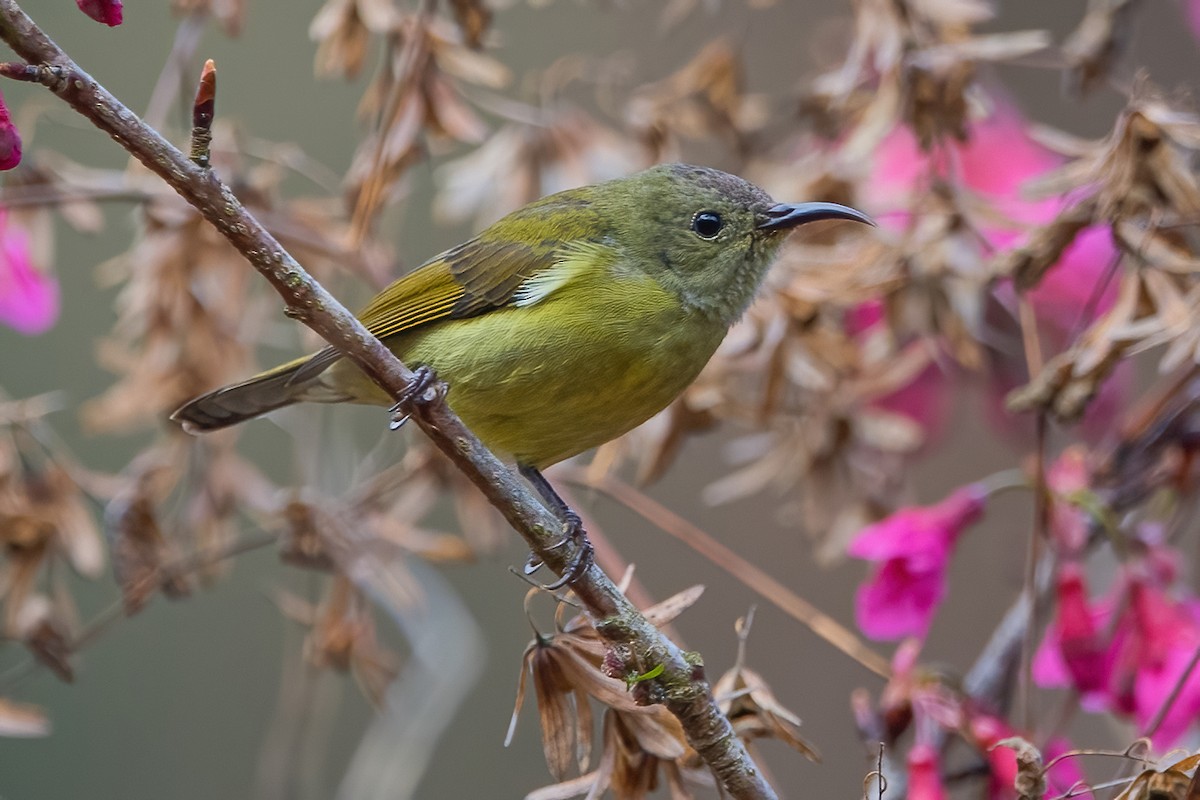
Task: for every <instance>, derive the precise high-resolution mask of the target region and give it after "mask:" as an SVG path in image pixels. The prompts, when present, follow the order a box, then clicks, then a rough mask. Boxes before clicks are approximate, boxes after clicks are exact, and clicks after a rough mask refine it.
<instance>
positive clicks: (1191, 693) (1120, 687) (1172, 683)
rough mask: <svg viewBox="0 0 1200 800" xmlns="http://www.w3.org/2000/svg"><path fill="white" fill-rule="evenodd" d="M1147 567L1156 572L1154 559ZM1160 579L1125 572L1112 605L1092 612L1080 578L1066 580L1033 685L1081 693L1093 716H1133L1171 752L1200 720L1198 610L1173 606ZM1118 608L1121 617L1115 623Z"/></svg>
mask: <svg viewBox="0 0 1200 800" xmlns="http://www.w3.org/2000/svg"><path fill="white" fill-rule="evenodd" d="M1141 566H1142V567H1143V568H1148V571H1150V572H1153V571H1154V569H1155V565H1154V563H1153V560H1152V559H1150V560H1147V561H1146V562H1144V563H1143V564H1142V565H1141ZM1159 577H1161V576H1158V575H1156V576H1155V577H1153V578H1149V579H1147V578H1146V577H1143V576H1141V575H1132V576H1131V575H1129V574H1128V570H1127V574H1126V577H1125V578H1124V579H1123V580H1122V581H1121V585H1120V588H1119V591H1118V593H1117V594H1116V595H1115V598H1114V599H1112V600H1110V601H1107V602H1105V603H1103V604H1101V603H1097V604H1095V605H1092V606H1088V605H1087V601H1086V594H1087V593H1086V587H1084V585H1083V582H1082V576H1078V580H1076V576H1073V575H1072V573H1071V571H1070V570H1067V571H1066V572H1065V574H1060V578H1059V587H1058V591H1059V611H1058V614H1057V616H1056V618H1055V622H1054V624H1053V625H1052V626H1051V629H1050V631H1049V632H1048V634H1047V636H1046V639H1045V640H1044V641H1043V642H1042V646H1041V648H1039V650H1038V653H1037V655H1036V656H1035V658H1034V663H1033V677H1034V680H1035V681H1037V683H1038V684H1039V685H1041V686H1074V687H1075V688H1077V689H1079V690H1080V692H1081V693H1082V703H1083V706H1084V707H1085V708H1087V709H1088V710H1089V711H1102V710H1106V709H1107V710H1110V711H1114V712H1116V713H1119V714H1123V715H1129V716H1132V717H1133V718H1134V720H1135V721H1136V722H1137V724H1138V725H1139V726H1140V727H1141V729H1142V731H1143V733H1147V734H1150V736H1151V740H1152V741H1153V743H1154V746H1155V747H1157V748H1160V749H1165V748H1168V747H1170V746H1171V745H1172V744H1174V743H1175V742H1177V741H1178V740H1179V738H1180V737H1181V736H1183V734H1184V733H1186V732H1187V731H1188V729H1189V728H1190V727H1191V726H1192V725H1193V724H1194V723H1195V722H1196V721H1197V720H1200V669H1195V670H1193V671H1192V672H1191V673H1190V674H1188V673H1187V669H1188V667H1189V666H1190V665H1191V662H1192V659H1193V658H1194V657H1195V656H1196V652H1197V649H1200V602H1197V601H1190V602H1181V601H1179V600H1176V599H1174V598H1172V597H1171V596H1169V595H1168V594H1167V593H1166V592H1165V591H1164V590H1163V589H1162V588H1161V582H1160V580H1159ZM1114 608H1116V609H1122V611H1121V613H1120V616H1119V617H1117V619H1116V620H1115V622H1110V620H1111V617H1112V613H1113V611H1112V609H1114ZM1107 628H1111V629H1112V634H1111V636H1110V637H1109V639H1108V641H1107V642H1104V641H1103V640H1102V639H1101V638H1100V633H1099V632H1100V631H1103V630H1105V629H1107ZM1176 687H1179V691H1178V693H1177V694H1174V693H1175V690H1176ZM1173 695H1174V696H1173ZM1168 700H1169V701H1170V707H1169V708H1168V709H1167V711H1166V713H1165V714H1163V717H1162V720H1161V722H1160V723H1159V724H1158V726H1157V728H1155V729H1154V730H1153V731H1151V730H1149V728H1150V726H1151V725H1152V724H1153V723H1154V722H1155V721H1156V720H1157V719H1158V715H1159V713H1160V711H1161V710H1162V708H1163V707H1164V706H1165V705H1166V704H1167V702H1168Z"/></svg>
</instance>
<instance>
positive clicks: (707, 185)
mask: <svg viewBox="0 0 1200 800" xmlns="http://www.w3.org/2000/svg"><path fill="white" fill-rule="evenodd" d="M596 189H597V193H596V195H595V196H594V198H593V201H592V202H593V205H594V207H595V208H596V210H597V211H598V212H599V213H600V214H601V215H602V216H603V217H604V218H605V219H606V221H607V222H608V225H609V229H610V230H611V231H612V233H613V236H612V239H613V243H614V244H615V245H617V246H618V247H619V248H621V249H623V250H624V251H625V256H626V258H627V259H628V263H631V264H636V265H638V268H639V269H644V270H646V271H647V272H648V273H650V275H651V276H652V277H654V278H655V279H656V280H657V281H658V282H659V283H660V284H662V285H663V286H664V287H665V288H667V289H669V290H670V291H672V292H675V293H676V294H678V295H679V297H680V298H681V299H682V301H683V302H684V304H685V305H687V306H689V307H692V308H695V309H697V310H699V311H701V312H703V313H706V314H710V315H712V316H714V317H717V318H719V319H721V320H722V321H724V322H725V323H726V324H732V323H733V322H734V321H736V320H737V318H738V317H740V316H741V315H742V313H743V312H744V311H745V310H746V307H747V306H748V305H749V304H750V301H751V300H752V299H753V298H754V294H755V292H756V291H757V289H758V286H759V284H760V283H761V282H762V279H763V276H764V275H765V274H766V271H767V268H768V267H769V266H770V265H771V262H772V261H773V260H774V258H775V255H776V253H777V252H778V250H779V246H780V244H782V242H783V240H784V238H786V236H787V234H788V233H789V232H790V231H792V230H794V229H795V228H796V227H797V226H799V225H803V224H804V223H806V222H815V221H817V220H824V219H845V220H852V221H855V222H862V223H866V224H873V223H872V222H871V220H870V218H869V217H867V215H865V214H863V213H862V212H861V211H856V210H855V209H853V208H849V207H847V206H843V205H838V204H836V203H776V202H775V201H774V200H772V199H771V197H770V195H768V194H767V193H766V192H764V191H763V190H762V189H760V188H758V187H757V186H755V185H754V184H752V183H750V182H748V181H745V180H743V179H741V178H739V177H737V176H736V175H730V174H728V173H726V172H721V171H720V170H715V169H710V168H708V167H694V166H690V165H687V164H663V165H660V166H657V167H653V168H651V169H648V170H645V171H644V172H639V173H637V174H635V175H631V176H629V177H627V178H621V179H619V180H615V181H610V182H608V183H606V184H600V185H599V186H597V187H596Z"/></svg>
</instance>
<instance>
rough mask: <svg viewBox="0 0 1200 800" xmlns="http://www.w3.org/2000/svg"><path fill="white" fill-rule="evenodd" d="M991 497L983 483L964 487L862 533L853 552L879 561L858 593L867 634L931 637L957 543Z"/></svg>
mask: <svg viewBox="0 0 1200 800" xmlns="http://www.w3.org/2000/svg"><path fill="white" fill-rule="evenodd" d="M985 499H986V491H985V489H984V488H983V486H981V485H979V484H972V485H970V486H964V487H963V488H961V489H958V490H957V491H955V492H954V493H953V494H951V495H950V496H949V497H947V498H946V499H945V500H943V501H942V502H940V503H938V504H937V505H933V506H928V507H916V508H902V509H900V510H899V511H897V512H896V513H894V514H892V515H891V516H890V517H888V518H887V519H883V520H880V521H879V522H877V523H875V524H874V525H868V526H867V527H865V528H863V529H862V531H860V532H859V534H858V536H857V537H856V538H855V539H854V541H853V542H851V543H850V546H849V548H847V553H848V554H849V555H851V556H854V557H855V558H861V559H864V560H866V561H874V562H876V563H877V564H878V566H877V567H876V568H875V569H874V571H873V572H872V573H871V575H870V576H869V577H868V578H867V581H866V582H865V583H864V584H863V585H862V586H860V587H859V590H858V594H857V597H856V603H855V615H856V618H857V620H858V625H859V627H860V628H861V629H862V630H863V632H865V633H866V634H867V635H868V636H871V637H872V638H875V639H898V638H900V637H902V636H917V637H924V636H925V634H926V633H927V632H928V631H929V625H930V623H932V621H933V615H934V614H935V613H936V611H937V609H938V606H939V605H940V604H941V601H942V598H943V597H944V595H945V592H946V567H947V565H948V563H949V560H950V554H951V553H952V552H953V549H954V544H955V542H956V541H957V540H958V537H959V535H960V534H961V533H962V532H963V529H964V528H966V526H967V525H969V524H971V523H972V522H974V521H976V520H977V519H979V517H980V516H981V515H982V514H983V506H984V500H985Z"/></svg>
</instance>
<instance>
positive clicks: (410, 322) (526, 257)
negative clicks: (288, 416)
mask: <svg viewBox="0 0 1200 800" xmlns="http://www.w3.org/2000/svg"><path fill="white" fill-rule="evenodd" d="M556 250H557V249H556V248H554V247H550V246H547V247H542V248H534V247H530V246H529V245H526V244H522V243H520V242H505V241H494V240H488V239H483V238H476V239H472V240H471V241H469V242H466V243H464V244H461V245H459V246H458V247H455V248H453V249H451V250H447V251H446V252H445V253H443V254H441V255H440V256H437V257H436V258H434V259H433V260H431V261H428V262H426V263H425V264H423V265H422V266H420V267H418V268H417V269H415V270H413V271H412V272H410V273H409V274H408V275H405V276H403V277H401V278H399V279H397V280H396V281H394V282H393V283H392V284H391V285H390V286H388V287H387V288H386V289H384V290H383V291H382V292H380V293H379V294H378V295H376V296H375V298H374V299H373V300H371V302H370V303H368V304H367V306H366V307H365V308H364V309H363V310H362V311H360V312H359V313H358V318H359V319H360V320H362V323H363V324H364V325H366V326H367V330H369V331H370V332H371V333H373V334H374V335H375V336H376V337H378V338H380V339H387V338H388V337H390V336H396V335H397V334H401V333H405V332H406V331H411V330H415V329H416V328H419V327H421V326H422V325H428V324H429V323H431V322H436V321H438V320H441V319H463V318H466V317H473V316H476V315H478V314H483V313H486V312H488V311H492V310H494V309H497V308H503V307H504V306H506V305H508V304H509V303H510V302H511V301H512V298H513V295H514V294H515V293H516V291H517V289H518V288H519V287H520V286H521V284H522V283H524V282H525V281H526V280H527V279H528V278H530V277H531V276H533V275H536V274H537V273H538V272H540V271H541V270H543V269H546V268H547V267H550V266H552V265H553V264H554V261H555V258H556V257H557V255H556ZM339 358H341V353H339V352H338V351H337V350H336V349H335V348H333V347H326V348H324V349H323V350H321V351H320V352H318V353H317V354H315V355H314V356H313V357H312V358H311V359H309V361H308V362H307V363H306V364H305V365H304V366H303V367H301V368H300V369H299V370H297V371H296V373H295V374H294V375H293V376H292V379H291V383H298V382H301V381H305V380H308V379H310V378H314V377H316V376H317V375H319V374H320V373H322V372H324V371H325V370H326V369H328V368H329V367H330V366H331V365H332V364H333V363H334V362H335V361H337V360H338V359H339Z"/></svg>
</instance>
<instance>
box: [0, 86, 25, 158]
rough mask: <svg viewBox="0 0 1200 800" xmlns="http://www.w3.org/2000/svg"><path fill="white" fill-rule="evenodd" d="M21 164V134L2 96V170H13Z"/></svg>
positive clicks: (0, 135)
mask: <svg viewBox="0 0 1200 800" xmlns="http://www.w3.org/2000/svg"><path fill="white" fill-rule="evenodd" d="M20 163H21V134H20V132H18V131H17V126H16V125H14V124H13V121H12V117H11V116H10V115H9V113H8V105H7V104H6V103H5V102H4V96H3V95H0V170H6V169H12V168H13V167H15V166H16V165H17V164H20Z"/></svg>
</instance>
